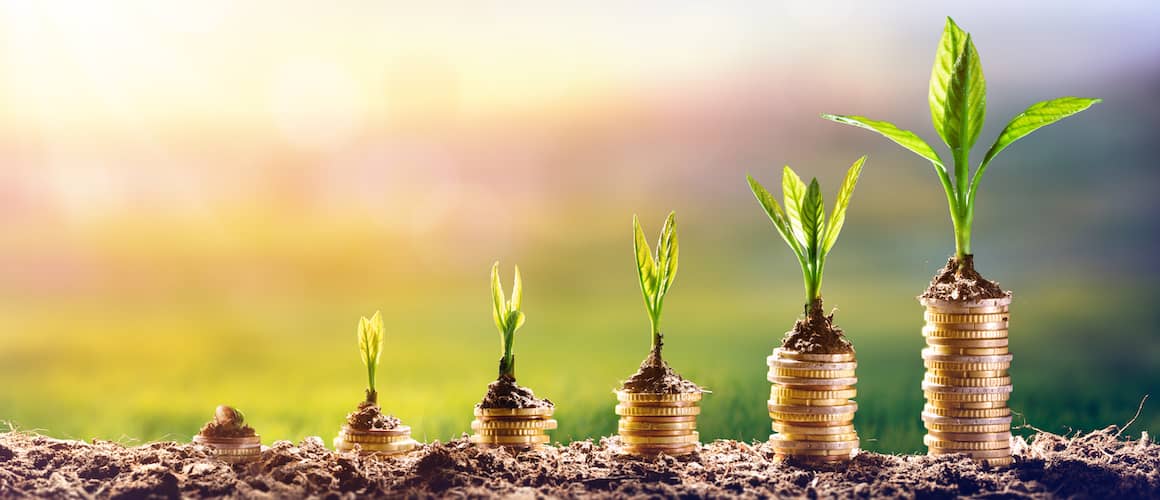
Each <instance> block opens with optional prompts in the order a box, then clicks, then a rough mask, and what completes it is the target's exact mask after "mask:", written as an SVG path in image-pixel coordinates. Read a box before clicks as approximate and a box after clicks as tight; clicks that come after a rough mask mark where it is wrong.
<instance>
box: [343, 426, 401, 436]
mask: <svg viewBox="0 0 1160 500" xmlns="http://www.w3.org/2000/svg"><path fill="white" fill-rule="evenodd" d="M339 433H345V434H346V435H348V436H359V437H360V438H361V437H362V436H376V437H383V436H410V435H411V426H409V425H400V426H397V427H395V428H393V429H372V430H365V431H364V430H360V429H355V428H353V427H351V426H349V425H344V426H342V428H341V429H339Z"/></svg>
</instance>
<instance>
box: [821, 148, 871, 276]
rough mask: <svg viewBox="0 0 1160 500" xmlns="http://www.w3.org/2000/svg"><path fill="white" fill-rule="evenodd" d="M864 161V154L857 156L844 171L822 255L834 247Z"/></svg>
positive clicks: (827, 228) (844, 221)
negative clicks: (844, 177) (844, 174)
mask: <svg viewBox="0 0 1160 500" xmlns="http://www.w3.org/2000/svg"><path fill="white" fill-rule="evenodd" d="M864 163H866V157H865V156H863V157H861V158H858V160H857V161H855V162H854V164H853V165H851V166H850V169H849V170H847V171H846V179H845V180H843V181H842V188H841V189H840V190H838V199H837V200H836V201H834V212H833V213H832V214H830V223H829V224H828V226H827V227H826V237H825V244H824V245H822V254H823V255H825V254H828V253H830V249H831V248H834V243H837V241H838V233H841V232H842V225H843V224H845V223H846V209H847V208H848V207H849V206H850V198H852V197H853V196H854V186H855V185H857V184H858V176H860V175H861V174H862V164H864Z"/></svg>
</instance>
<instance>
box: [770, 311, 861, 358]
mask: <svg viewBox="0 0 1160 500" xmlns="http://www.w3.org/2000/svg"><path fill="white" fill-rule="evenodd" d="M781 347H782V349H786V350H789V351H797V352H801V353H806V354H846V353H851V352H854V346H853V344H851V343H850V341H849V340H847V339H846V335H845V334H844V333H842V329H841V328H838V327H837V325H834V315H833V314H832V313H831V314H830V315H829V316H827V315H826V313H825V312H823V311H822V299H820V298H819V299H814V300H813V301H812V302H810V310H809V312H808V313H807V314H806V317H805V318H802V319H799V320H797V322H796V323H794V325H793V330H790V331H788V332H785V337H784V338H782V340H781Z"/></svg>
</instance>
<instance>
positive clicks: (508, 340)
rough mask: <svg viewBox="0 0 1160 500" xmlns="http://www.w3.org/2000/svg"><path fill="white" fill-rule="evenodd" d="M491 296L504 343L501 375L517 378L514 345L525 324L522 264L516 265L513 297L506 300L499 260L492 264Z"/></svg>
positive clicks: (500, 365)
mask: <svg viewBox="0 0 1160 500" xmlns="http://www.w3.org/2000/svg"><path fill="white" fill-rule="evenodd" d="M491 297H492V319H494V320H495V326H496V328H498V329H499V333H500V342H501V343H502V345H503V358H502V359H500V364H499V374H500V376H504V375H506V376H509V377H512V378H515V356H514V355H513V354H512V347H513V346H514V343H515V337H516V330H519V329H520V327H522V326H524V313H523V311H520V306H521V305H522V304H523V301H524V284H523V280H522V279H520V266H515V278H514V279H513V282H512V298H511V300H506V299H505V298H504V293H503V284H502V283H500V281H499V262H498V261H497V262H496V263H495V264H492V266H491Z"/></svg>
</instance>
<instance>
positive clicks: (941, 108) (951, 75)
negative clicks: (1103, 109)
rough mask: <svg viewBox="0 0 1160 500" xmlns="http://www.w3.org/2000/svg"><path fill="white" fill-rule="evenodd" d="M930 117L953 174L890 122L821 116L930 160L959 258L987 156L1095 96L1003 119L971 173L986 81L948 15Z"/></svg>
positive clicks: (966, 246)
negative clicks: (947, 151) (876, 135)
mask: <svg viewBox="0 0 1160 500" xmlns="http://www.w3.org/2000/svg"><path fill="white" fill-rule="evenodd" d="M927 100H928V101H929V103H930V116H931V122H932V123H933V124H934V129H935V131H936V132H938V135H939V137H941V138H942V140H943V142H944V143H946V145H947V147H949V148H950V150H951V155H952V158H953V160H954V178H953V180H952V178H951V174H950V172H948V171H947V168H946V164H945V163H943V161H942V158H940V157H939V155H938V153H936V152H935V150H934V148H932V147H930V145H929V144H927V143H926V141H923V140H922V139H921V138H920V137H918V136H917V135H915V134H914V133H913V132H910V131H908V130H902V129H900V128H898V127H897V126H895V125H894V124H892V123H888V122H884V121H877V120H871V119H869V118H866V117H864V116H852V115H851V116H844V115H831V114H823V115H822V117H823V118H826V119H828V120H832V121H835V122H838V123H844V124H846V125H853V126H855V127H860V128H864V129H868V130H872V131H875V132H877V133H879V134H881V135H882V136H884V137H886V138H887V139H890V140H891V141H894V142H895V143H896V144H898V145H900V146H902V147H904V148H906V149H908V150H910V151H912V152H914V153H915V154H918V155H919V156H921V157H923V158H925V159H926V160H927V161H929V162H931V165H933V166H934V169H935V173H936V174H938V176H939V181H940V182H941V183H942V185H943V189H944V190H945V191H946V195H947V203H948V205H949V207H950V212H951V220H952V222H953V223H954V226H955V255H956V257H957V258H958V259H959V260H960V262H961V261H962V258H963V257H964V256H966V255H968V254H970V253H971V224H972V222H973V220H974V213H975V212H974V205H975V194H976V192H977V191H978V188H979V181H980V179H981V178H982V177H983V172H985V171H986V170H987V166H988V165H989V164H990V163H991V160H993V159H994V158H995V156H996V155H998V154H999V152H1000V151H1002V150H1003V149H1005V148H1007V146H1010V145H1011V144H1012V143H1014V142H1015V141H1017V140H1019V139H1022V138H1023V137H1025V136H1027V135H1028V134H1030V133H1031V132H1034V131H1035V130H1037V129H1039V128H1040V127H1044V126H1047V125H1051V124H1052V123H1055V122H1057V121H1060V120H1062V119H1064V118H1067V117H1069V116H1071V115H1074V114H1076V113H1079V112H1080V111H1083V110H1085V109H1087V108H1089V107H1091V106H1092V105H1093V104H1095V103H1097V102H1100V99H1091V98H1083V97H1061V98H1058V99H1052V100H1050V101H1043V102H1039V103H1036V104H1033V105H1032V106H1031V107H1029V108H1027V110H1026V111H1024V112H1022V113H1020V114H1018V115H1016V116H1015V118H1013V119H1012V120H1011V122H1010V123H1008V124H1007V127H1006V128H1004V129H1003V132H1002V133H1000V134H999V137H998V138H997V139H996V140H995V143H994V144H993V145H991V148H990V149H989V150H987V154H986V155H985V156H984V157H983V161H982V162H981V163H979V166H978V168H977V169H976V171H975V174H974V177H973V178H972V177H971V174H970V151H971V147H972V146H974V145H975V141H977V140H978V138H979V132H980V131H982V130H983V121H984V115H985V114H986V111H987V83H986V80H985V79H984V77H983V66H982V63H981V62H980V60H979V53H978V51H977V50H976V49H975V44H974V42H973V41H972V40H971V35H970V34H969V33H967V32H965V31H963V30H962V29H961V28H959V26H958V25H956V24H955V22H954V20H952V19H951V18H949V17H948V18H947V23H946V27H945V28H944V30H943V35H942V39H941V40H940V41H939V46H938V51H937V53H936V54H935V62H934V67H933V68H932V69H931V76H930V91H929V94H928V99H927Z"/></svg>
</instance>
